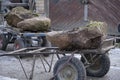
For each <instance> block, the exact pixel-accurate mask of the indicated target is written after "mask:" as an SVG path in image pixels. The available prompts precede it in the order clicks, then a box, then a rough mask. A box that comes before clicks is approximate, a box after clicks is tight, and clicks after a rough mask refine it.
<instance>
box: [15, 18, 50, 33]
mask: <svg viewBox="0 0 120 80" xmlns="http://www.w3.org/2000/svg"><path fill="white" fill-rule="evenodd" d="M50 24H51V20H50V19H49V18H46V17H34V18H30V19H25V20H23V21H21V22H19V23H18V24H17V28H20V29H21V30H22V31H31V32H45V31H48V30H49V27H50Z"/></svg>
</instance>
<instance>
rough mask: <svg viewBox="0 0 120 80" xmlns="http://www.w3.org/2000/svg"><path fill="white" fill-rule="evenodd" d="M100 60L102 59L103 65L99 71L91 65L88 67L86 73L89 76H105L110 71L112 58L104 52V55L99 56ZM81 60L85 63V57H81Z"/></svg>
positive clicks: (101, 64)
mask: <svg viewBox="0 0 120 80" xmlns="http://www.w3.org/2000/svg"><path fill="white" fill-rule="evenodd" d="M99 60H100V66H101V67H100V68H99V69H98V70H97V71H95V70H93V69H91V67H87V68H86V73H87V75H88V76H92V77H103V76H105V75H106V74H107V73H108V71H109V69H110V59H109V57H108V55H106V54H102V56H101V57H100V58H99ZM81 61H82V62H83V63H84V60H83V58H81Z"/></svg>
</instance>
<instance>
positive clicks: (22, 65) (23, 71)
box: [18, 56, 29, 80]
mask: <svg viewBox="0 0 120 80" xmlns="http://www.w3.org/2000/svg"><path fill="white" fill-rule="evenodd" d="M18 60H19V62H20V65H21V68H22V70H23V72H24V74H25V77H26V79H27V80H29V79H28V76H27V73H26V71H25V69H24V67H23V64H22V61H21V59H20V56H18Z"/></svg>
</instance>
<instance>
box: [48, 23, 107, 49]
mask: <svg viewBox="0 0 120 80" xmlns="http://www.w3.org/2000/svg"><path fill="white" fill-rule="evenodd" d="M91 25H93V26H91ZM104 25H105V24H104V23H103V22H101V23H98V24H96V22H92V24H91V22H90V23H89V24H88V25H87V27H85V28H83V29H80V28H79V29H74V30H71V31H60V32H57V31H56V32H55V31H54V32H50V33H48V34H47V39H48V40H49V41H50V42H51V43H52V44H53V45H55V46H57V47H59V48H60V49H61V50H69V51H71V50H81V49H97V48H100V46H101V42H102V39H103V37H104V38H105V33H103V32H104V31H102V29H103V28H102V27H105V26H106V25H105V26H104ZM100 27H101V28H100Z"/></svg>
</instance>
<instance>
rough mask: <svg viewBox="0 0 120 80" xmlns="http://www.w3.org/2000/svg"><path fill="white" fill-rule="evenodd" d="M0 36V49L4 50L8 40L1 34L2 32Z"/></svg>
mask: <svg viewBox="0 0 120 80" xmlns="http://www.w3.org/2000/svg"><path fill="white" fill-rule="evenodd" d="M0 38H1V39H2V42H1V44H2V46H1V47H0V49H1V50H4V51H5V50H6V48H7V45H8V41H7V39H6V37H5V35H3V34H0Z"/></svg>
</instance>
